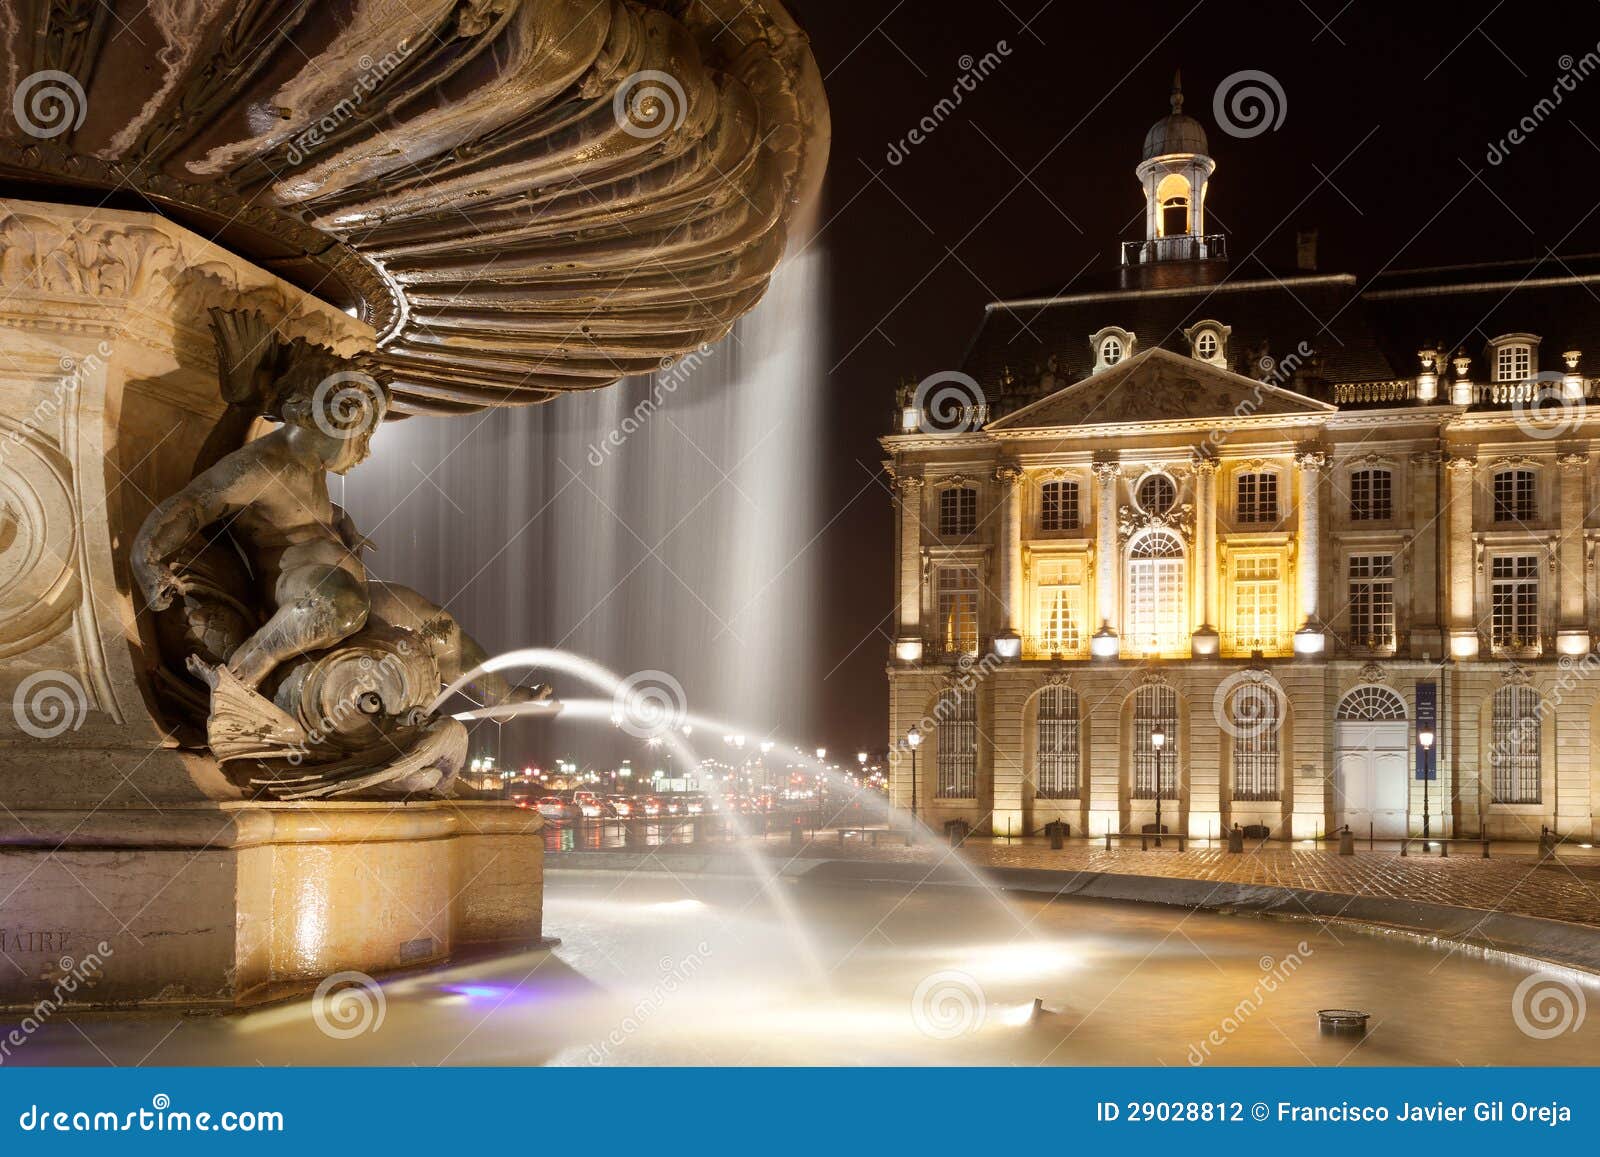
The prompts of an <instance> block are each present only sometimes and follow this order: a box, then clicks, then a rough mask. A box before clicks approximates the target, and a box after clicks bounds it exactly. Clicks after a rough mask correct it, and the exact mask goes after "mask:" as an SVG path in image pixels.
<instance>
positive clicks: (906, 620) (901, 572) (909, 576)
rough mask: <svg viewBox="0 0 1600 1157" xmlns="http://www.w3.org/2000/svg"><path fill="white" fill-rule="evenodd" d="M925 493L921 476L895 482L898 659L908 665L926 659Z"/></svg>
mask: <svg viewBox="0 0 1600 1157" xmlns="http://www.w3.org/2000/svg"><path fill="white" fill-rule="evenodd" d="M922 492H923V479H922V476H921V475H919V474H907V475H905V476H903V477H900V478H897V479H896V480H895V501H896V505H897V507H898V509H899V514H900V517H899V520H898V521H899V532H898V533H899V539H900V558H899V566H898V567H897V568H896V569H897V571H898V575H897V583H896V585H897V587H898V592H897V593H898V595H899V599H898V603H899V607H898V615H897V617H896V621H897V630H896V632H895V657H896V658H897V659H899V660H901V661H902V662H907V663H915V662H917V661H919V660H920V659H921V658H922Z"/></svg>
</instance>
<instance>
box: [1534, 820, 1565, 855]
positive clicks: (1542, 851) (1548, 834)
mask: <svg viewBox="0 0 1600 1157" xmlns="http://www.w3.org/2000/svg"><path fill="white" fill-rule="evenodd" d="M1560 842H1561V841H1560V840H1558V839H1557V838H1556V834H1555V832H1553V831H1551V830H1550V829H1549V828H1548V827H1541V828H1540V829H1539V858H1540V859H1541V860H1547V859H1549V858H1550V857H1551V856H1554V855H1555V854H1556V845H1557V844H1559V843H1560Z"/></svg>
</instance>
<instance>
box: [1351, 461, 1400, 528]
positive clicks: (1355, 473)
mask: <svg viewBox="0 0 1600 1157" xmlns="http://www.w3.org/2000/svg"><path fill="white" fill-rule="evenodd" d="M1393 517H1394V478H1393V476H1392V475H1391V474H1390V473H1389V471H1387V470H1352V471H1351V472H1350V519H1351V521H1353V522H1387V521H1388V520H1389V519H1391V518H1393Z"/></svg>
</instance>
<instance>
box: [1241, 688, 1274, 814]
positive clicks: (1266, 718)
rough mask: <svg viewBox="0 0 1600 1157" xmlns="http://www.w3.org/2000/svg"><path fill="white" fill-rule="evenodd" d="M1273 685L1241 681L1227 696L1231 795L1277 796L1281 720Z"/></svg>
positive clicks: (1251, 798) (1255, 797) (1258, 798)
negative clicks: (1229, 730)
mask: <svg viewBox="0 0 1600 1157" xmlns="http://www.w3.org/2000/svg"><path fill="white" fill-rule="evenodd" d="M1279 712H1280V704H1279V699H1278V695H1277V693H1276V691H1275V689H1274V688H1272V687H1268V686H1259V685H1256V684H1253V683H1245V684H1242V685H1241V686H1239V687H1237V688H1235V689H1234V692H1233V694H1232V695H1230V696H1228V716H1229V719H1230V720H1231V721H1232V724H1233V726H1232V728H1231V730H1232V732H1233V798H1234V799H1236V800H1273V799H1277V798H1278V792H1279V789H1278V767H1279V762H1280V761H1279V754H1278V733H1279V731H1280V730H1281V729H1282V724H1283V720H1282V719H1280V718H1279Z"/></svg>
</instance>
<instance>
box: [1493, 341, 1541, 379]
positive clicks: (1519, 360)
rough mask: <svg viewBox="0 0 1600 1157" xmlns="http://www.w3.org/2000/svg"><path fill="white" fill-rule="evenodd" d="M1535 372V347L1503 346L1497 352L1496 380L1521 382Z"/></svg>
mask: <svg viewBox="0 0 1600 1157" xmlns="http://www.w3.org/2000/svg"><path fill="white" fill-rule="evenodd" d="M1532 371H1533V347H1532V346H1530V345H1525V344H1521V343H1513V344H1510V345H1503V346H1501V347H1500V348H1499V349H1498V350H1496V351H1495V358H1494V380H1495V381H1497V382H1520V381H1523V380H1525V379H1526V378H1527V377H1528V376H1529V375H1530V374H1531V373H1532Z"/></svg>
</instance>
